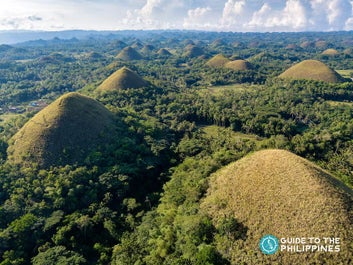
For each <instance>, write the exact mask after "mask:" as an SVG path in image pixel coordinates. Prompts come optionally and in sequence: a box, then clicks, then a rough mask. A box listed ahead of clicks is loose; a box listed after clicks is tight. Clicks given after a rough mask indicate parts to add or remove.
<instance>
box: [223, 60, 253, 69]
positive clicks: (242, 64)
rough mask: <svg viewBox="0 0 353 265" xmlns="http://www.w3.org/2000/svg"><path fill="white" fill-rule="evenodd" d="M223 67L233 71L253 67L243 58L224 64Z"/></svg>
mask: <svg viewBox="0 0 353 265" xmlns="http://www.w3.org/2000/svg"><path fill="white" fill-rule="evenodd" d="M224 67H226V68H229V69H232V70H234V71H246V70H250V69H252V68H253V66H252V64H251V63H249V62H248V61H245V60H235V61H231V62H229V63H227V64H225V65H224Z"/></svg>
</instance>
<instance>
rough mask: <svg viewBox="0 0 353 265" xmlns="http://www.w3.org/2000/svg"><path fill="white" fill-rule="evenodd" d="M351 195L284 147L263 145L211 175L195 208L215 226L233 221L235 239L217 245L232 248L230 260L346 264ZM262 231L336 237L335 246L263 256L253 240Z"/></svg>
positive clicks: (352, 222)
mask: <svg viewBox="0 0 353 265" xmlns="http://www.w3.org/2000/svg"><path fill="white" fill-rule="evenodd" d="M352 196H353V191H352V190H351V189H349V188H348V187H346V186H344V185H343V184H342V183H340V182H339V181H338V180H337V179H335V178H334V177H332V176H331V175H330V174H329V173H327V172H325V171H324V170H322V169H321V168H319V167H317V166H316V165H314V164H313V163H311V162H309V161H308V160H306V159H303V158H301V157H299V156H297V155H294V154H293V153H290V152H288V151H284V150H263V151H259V152H256V153H254V154H251V155H248V156H246V157H244V158H242V159H240V160H238V161H237V162H235V163H232V164H230V165H228V166H226V167H224V168H223V169H221V170H219V171H217V172H216V173H215V174H213V175H212V176H211V179H210V187H209V190H208V193H207V195H206V198H205V199H204V201H203V203H202V204H201V208H202V209H203V211H205V213H206V214H207V215H209V216H211V218H212V221H213V223H214V225H215V227H216V228H217V227H220V226H221V225H222V224H223V225H224V220H225V219H224V218H225V217H228V219H229V218H235V220H236V221H237V223H238V224H237V228H236V229H235V230H234V232H236V233H240V234H241V235H239V234H238V236H240V237H241V239H239V240H231V242H232V244H231V245H230V246H229V247H228V248H224V249H223V252H225V251H226V252H227V253H232V263H231V264H242V262H243V261H244V260H247V264H308V263H307V262H308V261H309V260H310V261H315V263H311V264H350V263H349V262H352V261H353V245H352V244H351V242H352V241H351V240H352V238H353V209H352V203H353V199H352V198H353V197H352ZM228 233H229V234H230V235H231V231H228ZM266 234H272V235H274V236H276V237H278V238H288V237H310V236H312V237H319V238H323V237H339V238H340V240H341V246H340V248H341V250H340V252H334V253H329V252H327V253H326V252H317V253H315V252H314V253H313V252H305V253H300V254H296V253H290V252H278V253H276V254H275V255H264V254H262V253H261V252H260V250H259V246H258V245H259V242H260V239H261V238H262V237H263V236H264V235H266ZM223 244H226V242H223ZM219 248H220V249H221V251H222V247H221V246H220V247H219Z"/></svg>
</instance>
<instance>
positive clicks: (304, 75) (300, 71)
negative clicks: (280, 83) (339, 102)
mask: <svg viewBox="0 0 353 265" xmlns="http://www.w3.org/2000/svg"><path fill="white" fill-rule="evenodd" d="M279 77H281V78H292V79H309V80H317V81H325V82H330V83H338V82H343V78H342V77H341V76H340V75H339V74H338V73H337V72H335V71H334V70H332V69H330V68H329V67H327V66H326V65H325V64H324V63H322V62H320V61H317V60H305V61H302V62H300V63H298V64H296V65H294V66H292V67H290V68H289V69H287V70H286V71H285V72H283V73H282V74H281V75H280V76H279Z"/></svg>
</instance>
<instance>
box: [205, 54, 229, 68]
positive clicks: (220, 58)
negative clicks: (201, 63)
mask: <svg viewBox="0 0 353 265" xmlns="http://www.w3.org/2000/svg"><path fill="white" fill-rule="evenodd" d="M228 62H229V59H228V58H227V57H225V56H224V55H223V54H217V55H215V56H214V57H212V58H211V59H210V60H209V61H208V62H207V63H206V65H208V66H210V67H223V66H224V65H225V64H226V63H228Z"/></svg>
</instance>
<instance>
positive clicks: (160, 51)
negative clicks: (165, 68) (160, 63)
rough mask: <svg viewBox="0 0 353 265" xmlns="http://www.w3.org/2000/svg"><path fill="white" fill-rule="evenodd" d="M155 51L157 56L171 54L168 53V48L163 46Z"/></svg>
mask: <svg viewBox="0 0 353 265" xmlns="http://www.w3.org/2000/svg"><path fill="white" fill-rule="evenodd" d="M157 53H158V55H159V56H162V57H169V56H171V55H172V54H171V53H170V51H168V50H167V49H165V48H161V49H159V50H158V52H157Z"/></svg>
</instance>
